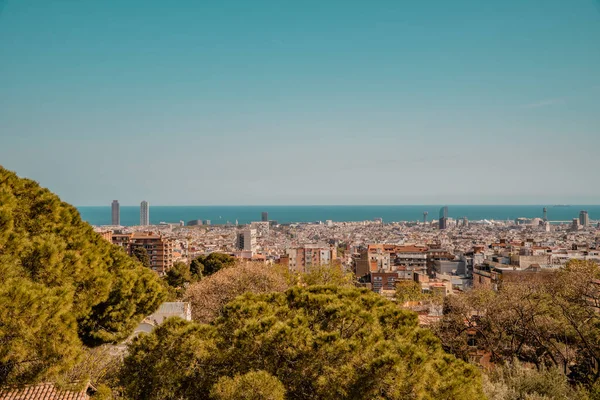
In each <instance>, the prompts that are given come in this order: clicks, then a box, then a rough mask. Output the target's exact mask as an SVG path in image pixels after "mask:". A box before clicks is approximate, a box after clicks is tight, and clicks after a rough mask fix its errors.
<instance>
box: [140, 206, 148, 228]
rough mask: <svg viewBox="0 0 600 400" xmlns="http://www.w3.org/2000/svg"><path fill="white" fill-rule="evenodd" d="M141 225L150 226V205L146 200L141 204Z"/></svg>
mask: <svg viewBox="0 0 600 400" xmlns="http://www.w3.org/2000/svg"><path fill="white" fill-rule="evenodd" d="M140 225H141V226H146V225H150V205H149V204H148V202H147V201H146V200H144V201H142V202H141V203H140Z"/></svg>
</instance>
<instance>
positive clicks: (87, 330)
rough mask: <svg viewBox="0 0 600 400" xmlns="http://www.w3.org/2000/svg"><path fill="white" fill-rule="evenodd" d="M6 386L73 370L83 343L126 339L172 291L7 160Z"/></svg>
mask: <svg viewBox="0 0 600 400" xmlns="http://www.w3.org/2000/svg"><path fill="white" fill-rule="evenodd" d="M0 276H1V277H2V279H0V310H2V312H0V385H6V384H18V383H30V382H34V381H36V380H39V379H42V378H48V377H52V376H55V375H56V374H59V373H61V372H63V371H66V370H68V369H69V368H70V367H71V366H73V365H74V363H76V362H77V361H78V359H79V358H80V356H81V354H82V350H81V349H82V342H83V343H84V344H87V345H96V344H100V343H103V342H114V341H117V340H121V339H123V338H126V337H127V336H128V335H129V334H130V332H131V331H132V330H133V328H134V327H135V325H136V324H137V323H138V322H139V321H140V320H141V319H142V318H143V317H144V316H146V315H148V314H150V313H152V312H153V311H154V310H155V309H156V308H157V307H158V305H159V304H160V303H161V302H162V299H163V298H164V291H163V290H162V289H161V287H160V283H159V280H158V277H157V276H156V274H155V273H153V272H152V271H150V270H147V269H144V268H143V267H142V266H141V265H140V264H139V263H137V262H135V261H133V260H132V259H131V258H130V257H128V256H127V254H125V252H124V251H123V250H122V249H119V248H118V247H116V246H113V245H112V244H111V243H109V242H107V241H106V240H104V239H103V238H102V237H101V236H100V235H98V234H97V233H95V232H94V231H93V229H92V227H91V226H90V225H88V224H87V223H85V222H83V221H82V220H81V218H80V216H79V213H78V212H77V210H76V209H75V208H74V207H73V206H71V205H69V204H66V203H63V202H61V201H60V199H59V198H58V197H57V196H56V195H54V194H52V193H51V192H50V191H49V190H47V189H43V188H41V187H40V186H39V185H38V184H37V183H36V182H34V181H31V180H28V179H20V178H18V177H17V176H16V175H15V174H14V173H12V172H10V171H8V170H6V169H4V168H2V167H0Z"/></svg>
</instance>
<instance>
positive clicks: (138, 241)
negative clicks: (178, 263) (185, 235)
mask: <svg viewBox="0 0 600 400" xmlns="http://www.w3.org/2000/svg"><path fill="white" fill-rule="evenodd" d="M112 242H113V244H116V245H118V246H121V247H123V248H124V249H125V251H127V254H129V255H131V254H132V252H133V249H135V248H136V247H143V248H145V249H146V251H147V252H148V257H149V258H150V267H151V268H152V270H154V271H156V272H158V273H159V274H160V275H163V274H165V273H166V272H167V271H168V270H169V269H171V267H172V266H173V248H174V246H175V245H174V242H173V240H171V239H169V238H166V237H164V236H162V235H161V234H157V233H153V232H134V233H114V234H113V235H112Z"/></svg>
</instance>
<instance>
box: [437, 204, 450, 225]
mask: <svg viewBox="0 0 600 400" xmlns="http://www.w3.org/2000/svg"><path fill="white" fill-rule="evenodd" d="M439 223H440V225H439V226H440V229H446V228H447V227H448V207H442V208H440V220H439Z"/></svg>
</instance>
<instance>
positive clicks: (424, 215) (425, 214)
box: [423, 211, 429, 224]
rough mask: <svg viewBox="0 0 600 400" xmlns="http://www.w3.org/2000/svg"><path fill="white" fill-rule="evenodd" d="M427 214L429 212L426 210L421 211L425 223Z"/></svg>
mask: <svg viewBox="0 0 600 400" xmlns="http://www.w3.org/2000/svg"><path fill="white" fill-rule="evenodd" d="M427 215H429V213H428V212H427V211H424V212H423V223H424V224H426V223H427Z"/></svg>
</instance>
